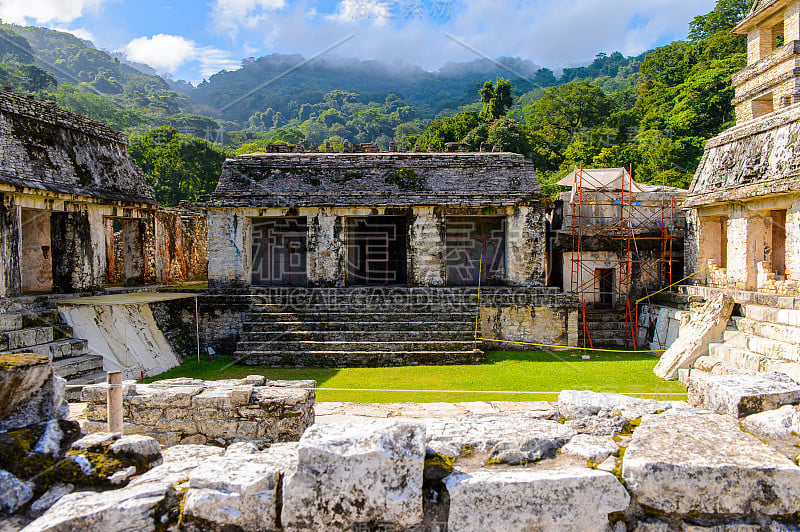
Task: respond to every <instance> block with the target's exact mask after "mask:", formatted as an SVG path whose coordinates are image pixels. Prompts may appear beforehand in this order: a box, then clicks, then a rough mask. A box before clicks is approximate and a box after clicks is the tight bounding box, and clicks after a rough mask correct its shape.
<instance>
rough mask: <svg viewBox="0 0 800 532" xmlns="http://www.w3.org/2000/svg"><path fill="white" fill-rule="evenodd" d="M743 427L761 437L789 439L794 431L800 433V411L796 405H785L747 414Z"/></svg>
mask: <svg viewBox="0 0 800 532" xmlns="http://www.w3.org/2000/svg"><path fill="white" fill-rule="evenodd" d="M742 427H744V429H745V430H747V431H748V432H752V433H753V434H755V435H756V436H759V437H761V438H778V439H789V438H791V437H792V435H793V434H792V433H800V411H798V409H797V407H796V406H794V405H784V406H782V407H780V408H778V409H777V410H768V411H766V412H761V413H758V414H752V415H750V416H747V417H746V418H744V419H743V420H742Z"/></svg>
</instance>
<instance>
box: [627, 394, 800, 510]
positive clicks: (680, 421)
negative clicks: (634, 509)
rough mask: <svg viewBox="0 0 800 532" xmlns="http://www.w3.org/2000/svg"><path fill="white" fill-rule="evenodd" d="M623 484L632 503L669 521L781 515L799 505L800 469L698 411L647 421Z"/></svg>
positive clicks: (728, 421) (723, 420) (730, 424)
mask: <svg viewBox="0 0 800 532" xmlns="http://www.w3.org/2000/svg"><path fill="white" fill-rule="evenodd" d="M622 477H623V479H624V480H625V482H626V485H627V487H628V490H629V491H630V492H631V494H632V495H634V496H635V497H636V500H637V502H639V503H640V504H642V505H643V506H645V507H647V508H651V509H653V510H656V511H659V512H665V513H668V514H676V515H694V514H701V515H703V514H708V515H711V514H714V515H718V516H723V515H734V514H740V515H750V514H755V515H784V514H789V513H793V512H795V511H796V510H797V508H798V504H800V468H798V467H797V466H796V465H794V463H792V461H791V460H789V459H788V458H786V457H785V456H783V455H781V454H780V453H778V452H777V451H776V450H775V449H773V448H772V447H769V446H767V445H766V444H764V443H762V442H761V441H760V440H758V439H757V438H756V437H754V436H752V435H750V434H747V433H745V432H743V431H742V430H741V429H740V428H739V426H738V423H737V422H736V420H734V419H732V418H730V417H728V416H722V415H719V414H712V413H707V412H702V411H697V410H690V409H683V410H672V411H669V412H665V413H664V414H661V415H647V416H644V417H643V418H642V422H641V425H639V428H637V429H636V431H635V432H634V433H633V439H632V440H631V442H630V445H628V448H627V451H626V452H625V458H624V461H623V466H622Z"/></svg>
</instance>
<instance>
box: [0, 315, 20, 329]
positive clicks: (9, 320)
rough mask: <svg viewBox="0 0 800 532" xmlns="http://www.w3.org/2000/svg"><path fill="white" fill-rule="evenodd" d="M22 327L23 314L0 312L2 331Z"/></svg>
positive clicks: (0, 327)
mask: <svg viewBox="0 0 800 532" xmlns="http://www.w3.org/2000/svg"><path fill="white" fill-rule="evenodd" d="M21 328H22V314H19V313H16V312H8V313H5V314H0V332H8V331H16V330H17V329H21Z"/></svg>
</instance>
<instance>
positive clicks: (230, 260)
mask: <svg viewBox="0 0 800 532" xmlns="http://www.w3.org/2000/svg"><path fill="white" fill-rule="evenodd" d="M251 228H252V224H251V222H250V220H249V219H248V218H247V217H245V216H243V215H242V214H241V213H237V212H236V210H235V209H218V210H217V209H215V210H209V211H208V283H209V286H211V287H215V288H233V287H243V286H249V285H250V249H249V247H250V241H251V239H250V234H251V231H252V229H251Z"/></svg>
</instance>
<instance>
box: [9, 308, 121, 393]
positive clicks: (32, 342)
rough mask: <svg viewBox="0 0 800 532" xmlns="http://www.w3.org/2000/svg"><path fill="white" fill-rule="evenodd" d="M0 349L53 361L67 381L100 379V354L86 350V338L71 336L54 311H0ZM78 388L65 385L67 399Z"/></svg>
mask: <svg viewBox="0 0 800 532" xmlns="http://www.w3.org/2000/svg"><path fill="white" fill-rule="evenodd" d="M0 352H9V353H34V354H37V355H44V356H47V357H48V358H49V359H50V360H51V361H52V362H53V371H54V372H55V374H56V375H58V376H60V377H63V378H64V379H66V380H67V383H68V384H69V385H82V384H94V383H96V382H103V381H105V379H106V374H105V372H104V371H103V357H102V356H100V355H92V354H89V346H88V343H87V341H86V340H81V339H78V338H73V337H72V328H71V327H69V326H68V325H65V324H64V323H62V322H61V316H60V315H59V313H58V311H57V310H55V309H53V310H41V311H30V312H10V313H6V314H0ZM79 395H80V389H79V388H68V389H67V399H68V400H76V399H77V396H79Z"/></svg>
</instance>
